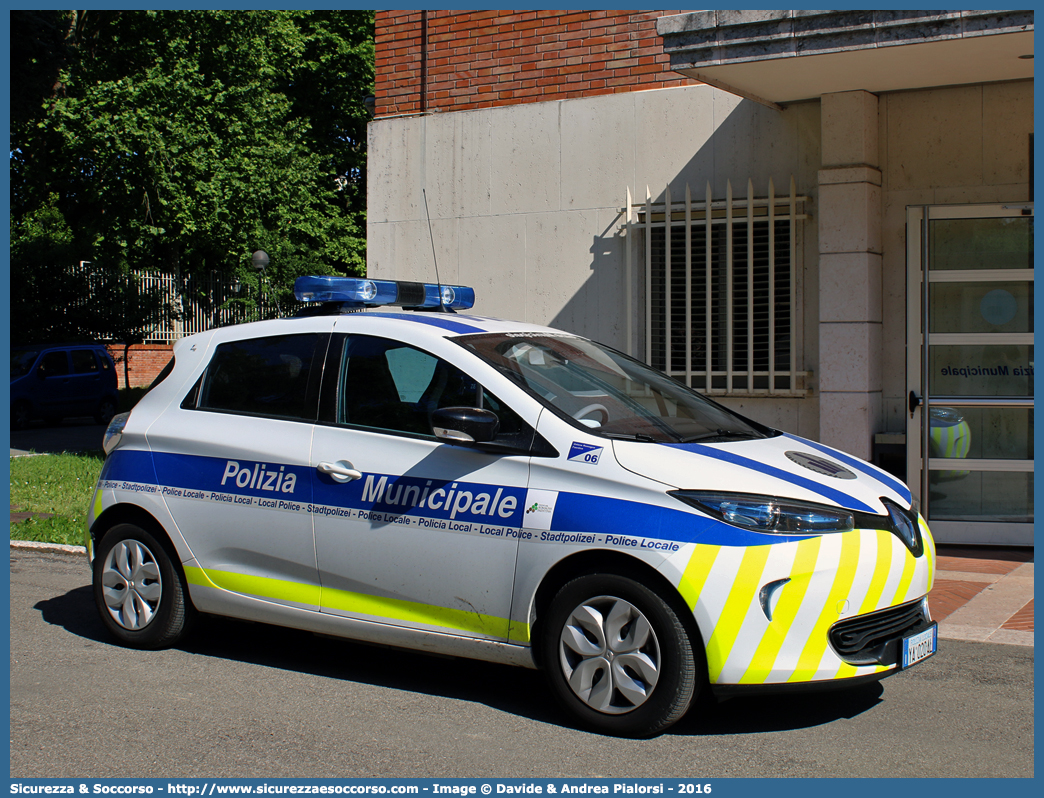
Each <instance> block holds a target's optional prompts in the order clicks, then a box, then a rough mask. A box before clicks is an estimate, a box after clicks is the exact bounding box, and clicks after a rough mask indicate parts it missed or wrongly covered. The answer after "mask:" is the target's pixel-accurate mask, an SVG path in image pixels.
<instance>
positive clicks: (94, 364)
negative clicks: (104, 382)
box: [69, 349, 98, 374]
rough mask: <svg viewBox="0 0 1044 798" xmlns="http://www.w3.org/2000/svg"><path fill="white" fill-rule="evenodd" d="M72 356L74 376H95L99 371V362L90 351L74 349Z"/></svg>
mask: <svg viewBox="0 0 1044 798" xmlns="http://www.w3.org/2000/svg"><path fill="white" fill-rule="evenodd" d="M69 354H70V355H71V356H72V368H73V374H94V373H96V372H97V371H98V361H97V360H95V358H94V352H92V351H91V350H90V349H74V350H73V351H72V352H70V353H69Z"/></svg>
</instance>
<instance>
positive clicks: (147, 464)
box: [98, 449, 159, 485]
mask: <svg viewBox="0 0 1044 798" xmlns="http://www.w3.org/2000/svg"><path fill="white" fill-rule="evenodd" d="M102 480H105V481H109V482H122V481H127V482H140V483H144V484H147V485H158V484H159V480H158V479H157V478H156V466H155V463H154V462H153V459H152V452H149V451H142V450H140V449H117V450H116V451H114V452H113V453H112V454H110V455H109V456H108V457H106V458H105V462H104V463H103V464H102V470H101V474H100V475H99V477H98V481H99V482H101V481H102Z"/></svg>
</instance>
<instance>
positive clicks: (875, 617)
mask: <svg viewBox="0 0 1044 798" xmlns="http://www.w3.org/2000/svg"><path fill="white" fill-rule="evenodd" d="M929 624H930V620H929V618H928V616H927V615H926V613H925V610H924V606H923V601H922V600H920V599H918V600H917V601H915V602H913V603H912V604H903V605H901V606H898V607H889V608H888V609H886V610H880V611H879V612H872V613H870V614H869V615H857V616H856V617H855V618H848V619H846V620H843V621H838V622H837V623H835V624H834V625H833V626H832V627H831V628H830V645H831V646H833V648H834V651H836V652H837V654H838V656H840V657H841V659H843V660H844V661H845V662H848V663H850V664H852V665H872V664H875V663H876V664H879V665H894V664H896V662H898V661H899V639H900V638H902V637H905V636H906V635H908V634H912V633H914V632H918V631H920V630H921V629H927V628H928V625H929Z"/></svg>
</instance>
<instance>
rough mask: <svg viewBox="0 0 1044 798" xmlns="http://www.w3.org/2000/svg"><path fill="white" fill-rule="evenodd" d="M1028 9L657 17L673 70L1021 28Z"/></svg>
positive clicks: (1029, 18) (1029, 23)
mask: <svg viewBox="0 0 1044 798" xmlns="http://www.w3.org/2000/svg"><path fill="white" fill-rule="evenodd" d="M1031 30H1033V12H1032V11H1029V10H1023V11H1017V10H1015V11H995V10H987V11H906V10H881V11H861V10H843V11H700V12H695V13H690V14H676V15H672V16H665V17H660V18H659V19H657V20H656V32H657V33H658V34H659V35H660V36H662V37H663V40H664V41H663V48H664V52H667V53H669V54H670V56H671V66H672V68H673V69H687V68H697V67H701V66H715V65H721V64H730V63H743V62H747V61H761V60H766V59H773V58H792V57H797V56H802V55H813V54H819V53H836V52H848V51H856V50H867V49H876V48H882V47H894V46H901V45H905V44H921V43H924V42H934V41H947V40H953V39H963V38H971V37H977V36H989V35H997V34H1004V33H1018V32H1023V31H1031Z"/></svg>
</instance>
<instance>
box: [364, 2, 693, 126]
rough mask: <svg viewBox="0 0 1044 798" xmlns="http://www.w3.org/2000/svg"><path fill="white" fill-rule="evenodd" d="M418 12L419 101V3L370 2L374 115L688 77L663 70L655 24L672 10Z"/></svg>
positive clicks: (665, 61) (605, 90)
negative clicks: (412, 6)
mask: <svg viewBox="0 0 1044 798" xmlns="http://www.w3.org/2000/svg"><path fill="white" fill-rule="evenodd" d="M427 13H428V17H427V59H426V79H425V81H424V82H426V86H427V91H426V96H425V98H424V100H426V103H425V102H422V96H421V83H422V54H423V52H424V47H423V42H422V36H421V30H422V12H420V11H378V12H377V15H376V46H377V54H376V73H377V76H376V97H377V115H378V116H388V115H394V114H408V113H417V112H420V111H424V110H427V111H461V110H466V109H471V108H490V107H493V106H499V105H515V104H519V103H526V102H539V101H545V100H562V99H567V98H572V97H589V96H592V95H596V94H613V93H616V92H625V91H637V90H639V89H655V88H661V87H664V86H683V85H688V84H694V83H696V81H694V80H690V79H689V78H685V77H682V76H680V75H678V74H677V73H675V72H672V71H670V67H669V57H668V56H667V55H666V54H665V53H664V52H663V44H662V40H661V38H660V36H658V35H657V33H656V20H657V18H659V17H662V16H665V15H667V14H676V13H678V12H677V11H615V10H612V11H606V10H601V11H517V12H513V11H472V12H466V11H429V12H427ZM425 106H426V107H425Z"/></svg>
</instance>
